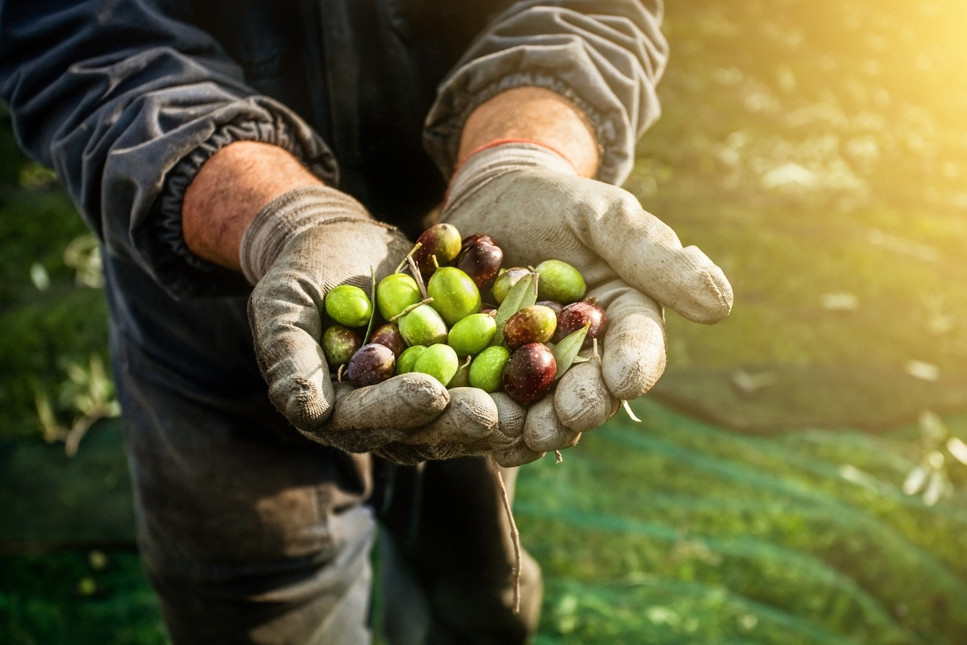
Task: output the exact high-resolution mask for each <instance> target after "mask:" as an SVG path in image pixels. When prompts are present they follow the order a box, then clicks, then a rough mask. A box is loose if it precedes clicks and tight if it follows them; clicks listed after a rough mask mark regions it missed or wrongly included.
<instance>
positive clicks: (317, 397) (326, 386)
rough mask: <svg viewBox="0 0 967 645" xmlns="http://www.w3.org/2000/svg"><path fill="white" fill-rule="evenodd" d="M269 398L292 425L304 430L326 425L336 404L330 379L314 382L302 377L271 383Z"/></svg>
mask: <svg viewBox="0 0 967 645" xmlns="http://www.w3.org/2000/svg"><path fill="white" fill-rule="evenodd" d="M269 398H270V400H271V401H272V402H273V403H274V404H275V407H276V409H278V410H279V412H281V413H282V414H283V415H284V416H285V418H286V419H288V420H289V422H290V423H291V424H292V425H294V426H295V427H297V428H299V429H302V430H312V429H314V428H317V427H318V426H320V425H322V424H323V423H325V422H326V421H327V420H328V419H329V417H330V415H331V414H332V410H333V404H334V401H335V396H334V393H333V388H332V382H331V381H330V380H329V379H328V378H324V379H318V380H311V379H305V378H301V377H298V376H288V377H286V378H283V379H280V380H278V381H274V382H273V383H271V384H270V386H269Z"/></svg>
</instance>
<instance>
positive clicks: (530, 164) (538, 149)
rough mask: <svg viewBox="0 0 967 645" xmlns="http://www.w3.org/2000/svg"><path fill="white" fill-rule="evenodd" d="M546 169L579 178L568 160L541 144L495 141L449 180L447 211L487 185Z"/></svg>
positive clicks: (523, 141)
mask: <svg viewBox="0 0 967 645" xmlns="http://www.w3.org/2000/svg"><path fill="white" fill-rule="evenodd" d="M527 168H544V169H547V170H553V171H557V172H561V173H566V174H569V175H574V176H577V175H578V171H577V170H576V169H575V168H574V166H573V165H572V164H571V162H570V161H568V159H567V158H566V157H565V156H564V155H562V154H561V153H559V152H557V151H556V150H554V149H553V148H550V147H548V146H546V145H544V144H542V143H538V142H536V141H530V140H524V139H502V140H499V141H494V142H492V143H489V144H487V145H485V146H483V147H480V148H477V149H476V150H475V151H473V152H472V153H470V156H468V157H467V158H466V159H464V161H463V163H461V164H460V167H459V168H457V170H456V172H454V173H453V177H452V178H451V179H450V186H449V188H447V196H446V200H445V208H447V209H451V208H455V207H456V206H457V205H458V204H459V202H460V201H462V200H464V199H466V198H468V197H469V196H471V195H472V194H473V193H475V192H477V190H479V189H480V188H482V187H484V186H485V185H486V184H487V183H488V182H490V181H491V180H493V179H496V178H497V177H499V176H501V175H503V174H504V173H507V172H513V171H517V170H524V169H527Z"/></svg>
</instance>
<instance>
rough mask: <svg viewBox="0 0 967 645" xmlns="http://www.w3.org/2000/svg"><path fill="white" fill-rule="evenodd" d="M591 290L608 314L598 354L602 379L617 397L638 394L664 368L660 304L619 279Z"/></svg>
mask: <svg viewBox="0 0 967 645" xmlns="http://www.w3.org/2000/svg"><path fill="white" fill-rule="evenodd" d="M595 293H596V294H597V296H598V304H600V305H601V306H602V307H604V309H605V311H606V312H607V315H608V329H607V331H605V334H604V338H603V342H602V345H603V351H602V356H601V374H602V377H603V378H604V382H605V384H606V385H607V387H608V390H609V391H610V392H611V394H612V396H614V397H615V398H617V399H620V400H624V401H628V400H631V399H635V398H638V397H639V396H642V395H643V394H645V393H646V392H648V390H650V389H651V388H652V386H654V384H655V383H656V382H657V381H658V379H659V378H660V377H661V375H662V374H663V373H664V371H665V360H666V359H665V320H664V315H663V314H662V310H661V307H659V306H658V304H657V303H656V302H655V301H654V300H652V299H651V298H649V297H648V296H646V295H644V294H643V293H641V292H640V291H638V290H637V289H633V288H631V287H629V286H628V285H626V284H623V283H622V282H620V281H614V282H612V283H610V284H608V285H606V286H605V287H602V288H601V289H598V290H595Z"/></svg>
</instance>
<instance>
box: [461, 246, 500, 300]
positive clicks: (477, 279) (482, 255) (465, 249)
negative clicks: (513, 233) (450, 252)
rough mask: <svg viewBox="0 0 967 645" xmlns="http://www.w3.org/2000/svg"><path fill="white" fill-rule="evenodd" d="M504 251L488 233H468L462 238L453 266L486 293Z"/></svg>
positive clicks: (497, 270) (492, 283)
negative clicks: (458, 253)
mask: <svg viewBox="0 0 967 645" xmlns="http://www.w3.org/2000/svg"><path fill="white" fill-rule="evenodd" d="M503 261H504V252H503V251H502V250H501V249H500V247H499V246H497V243H496V242H494V239H493V238H492V237H490V236H489V235H469V236H467V237H465V238H463V245H462V246H461V248H460V255H458V256H457V261H456V263H455V266H456V267H457V268H458V269H460V270H462V271H463V272H464V273H466V274H467V275H468V276H470V279H471V280H473V281H474V284H476V285H477V288H478V289H480V291H481V293H486V292H488V291H489V290H490V288H491V287H493V285H494V280H496V279H497V274H498V273H499V272H500V265H501V264H503Z"/></svg>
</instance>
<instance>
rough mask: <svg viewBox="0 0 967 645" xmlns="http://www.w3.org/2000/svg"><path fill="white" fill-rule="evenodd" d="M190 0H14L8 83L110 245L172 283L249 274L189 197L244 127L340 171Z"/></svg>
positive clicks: (26, 140)
mask: <svg viewBox="0 0 967 645" xmlns="http://www.w3.org/2000/svg"><path fill="white" fill-rule="evenodd" d="M187 5H188V3H185V2H178V1H176V0H170V1H167V2H166V1H165V0H132V1H130V2H108V1H101V0H94V1H89V2H76V1H73V2H72V1H66V2H37V0H7V1H5V2H0V96H2V98H3V100H4V101H5V102H6V103H7V105H8V107H9V109H10V113H11V115H12V118H13V125H14V129H15V133H16V136H17V137H18V140H19V142H20V144H21V146H22V147H23V148H24V150H25V151H26V152H27V153H28V154H29V155H31V156H32V157H33V158H34V159H36V160H38V161H39V162H41V163H43V164H45V165H47V166H49V167H52V168H53V169H54V170H55V171H56V172H57V174H58V176H59V178H60V180H61V182H62V183H63V184H64V185H65V186H66V188H67V190H68V192H69V193H70V195H71V197H72V198H73V200H74V202H75V204H76V205H77V207H78V209H79V210H80V211H81V214H82V216H83V217H84V218H85V219H86V220H87V222H88V224H89V225H90V226H91V228H92V229H93V230H94V231H95V233H96V234H97V235H98V237H99V238H100V239H101V241H102V244H103V246H104V248H105V249H106V250H107V252H109V253H112V254H115V255H117V256H119V257H122V258H125V259H127V260H129V261H132V262H135V263H136V264H138V265H140V266H141V267H142V268H143V269H144V270H145V271H147V272H148V273H149V274H151V275H152V276H153V277H154V278H155V279H156V280H157V281H158V282H159V283H160V284H161V285H162V286H163V287H165V288H166V289H167V290H168V291H169V292H170V293H171V294H172V295H174V296H178V297H182V296H190V295H203V294H220V293H228V292H233V291H236V290H238V289H242V288H244V286H245V284H244V281H243V280H242V279H241V278H240V277H239V276H238V275H236V274H234V273H232V272H230V271H227V270H222V269H220V268H219V267H215V266H214V265H210V264H208V263H206V262H204V261H203V260H200V259H199V258H197V257H196V256H194V255H193V254H192V253H191V252H190V251H189V250H188V249H187V248H186V247H185V245H184V241H183V238H182V235H181V200H182V196H183V194H184V190H185V188H186V187H187V185H188V183H190V181H191V178H192V177H193V176H194V174H195V172H196V171H197V169H198V167H200V165H201V164H202V163H204V161H205V160H206V159H207V158H208V157H209V156H211V155H212V154H214V152H215V151H217V150H218V149H219V148H221V147H223V146H225V145H227V144H228V143H230V142H232V141H237V140H255V141H263V142H267V143H274V144H277V145H280V146H282V147H284V148H286V149H288V150H289V151H291V152H292V153H294V154H295V155H296V156H297V157H298V158H300V159H302V160H303V162H304V163H305V164H306V165H307V166H308V167H309V168H311V169H312V170H313V171H314V172H315V173H317V174H318V175H319V176H321V177H323V179H326V180H334V179H335V178H334V175H335V172H336V170H335V162H334V160H333V158H332V155H331V153H330V151H329V150H328V148H327V147H326V145H325V144H324V143H323V142H322V141H321V140H320V139H319V138H318V137H317V135H316V134H315V133H314V132H313V131H312V130H311V128H310V127H309V126H308V125H306V124H305V123H304V122H303V121H302V120H301V119H300V118H299V117H298V116H296V115H295V114H294V113H293V112H291V111H290V110H288V109H286V108H285V107H284V106H282V105H280V104H278V103H277V102H274V101H272V100H270V99H268V98H266V97H264V96H259V95H257V94H256V93H255V92H254V91H252V90H251V89H249V88H248V87H246V85H245V84H244V83H243V82H242V80H241V73H240V70H239V68H238V67H237V66H236V65H235V64H234V63H233V62H232V61H231V60H229V59H228V57H227V56H226V55H225V54H224V52H223V51H222V50H221V49H220V47H219V46H218V45H217V43H216V42H215V41H214V39H212V38H211V37H210V36H209V35H208V34H206V33H204V32H202V31H200V30H198V29H197V28H195V27H192V26H190V25H189V23H188V19H189V18H190V16H188V15H184V13H183V12H184V11H187V9H184V7H186V6H187Z"/></svg>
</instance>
